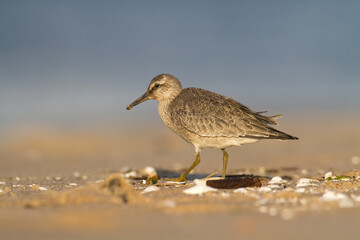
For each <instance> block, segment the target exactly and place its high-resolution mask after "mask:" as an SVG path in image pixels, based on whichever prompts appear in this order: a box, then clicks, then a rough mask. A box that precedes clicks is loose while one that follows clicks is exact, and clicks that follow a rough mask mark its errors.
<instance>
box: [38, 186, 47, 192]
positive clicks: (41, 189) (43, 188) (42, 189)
mask: <svg viewBox="0 0 360 240" xmlns="http://www.w3.org/2000/svg"><path fill="white" fill-rule="evenodd" d="M39 190H40V191H47V190H48V189H47V188H46V187H39Z"/></svg>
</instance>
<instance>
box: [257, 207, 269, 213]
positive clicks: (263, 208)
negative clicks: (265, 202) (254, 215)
mask: <svg viewBox="0 0 360 240" xmlns="http://www.w3.org/2000/svg"><path fill="white" fill-rule="evenodd" d="M258 210H259V212H261V213H267V211H268V207H267V206H260V207H259V209H258Z"/></svg>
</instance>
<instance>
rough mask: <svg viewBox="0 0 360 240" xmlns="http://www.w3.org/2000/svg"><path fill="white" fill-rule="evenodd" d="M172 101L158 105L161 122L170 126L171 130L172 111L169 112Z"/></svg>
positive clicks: (161, 102) (160, 102)
mask: <svg viewBox="0 0 360 240" xmlns="http://www.w3.org/2000/svg"><path fill="white" fill-rule="evenodd" d="M171 101H172V100H167V101H159V105H158V112H159V116H160V118H161V120H162V121H163V122H164V123H165V125H166V126H168V127H169V128H171V126H172V124H171V115H170V111H169V110H168V108H169V106H170V103H171Z"/></svg>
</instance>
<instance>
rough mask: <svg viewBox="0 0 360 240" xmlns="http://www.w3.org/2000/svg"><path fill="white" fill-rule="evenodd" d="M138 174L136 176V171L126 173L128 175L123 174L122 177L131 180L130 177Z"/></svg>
mask: <svg viewBox="0 0 360 240" xmlns="http://www.w3.org/2000/svg"><path fill="white" fill-rule="evenodd" d="M137 175H138V174H137V172H136V171H130V172H128V173H125V174H124V177H125V178H131V177H136V176H137Z"/></svg>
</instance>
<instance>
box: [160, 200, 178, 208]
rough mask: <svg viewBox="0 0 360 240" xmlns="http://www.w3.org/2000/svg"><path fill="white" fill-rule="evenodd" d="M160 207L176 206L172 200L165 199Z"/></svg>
mask: <svg viewBox="0 0 360 240" xmlns="http://www.w3.org/2000/svg"><path fill="white" fill-rule="evenodd" d="M161 206H162V207H168V208H174V207H176V202H175V201H173V200H165V201H162V202H161Z"/></svg>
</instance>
